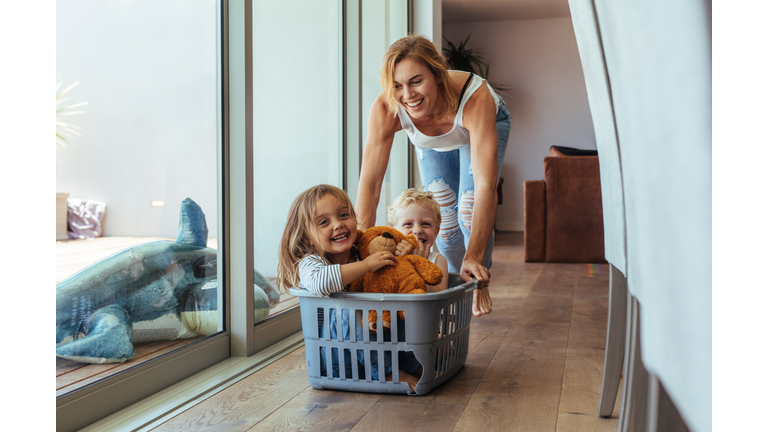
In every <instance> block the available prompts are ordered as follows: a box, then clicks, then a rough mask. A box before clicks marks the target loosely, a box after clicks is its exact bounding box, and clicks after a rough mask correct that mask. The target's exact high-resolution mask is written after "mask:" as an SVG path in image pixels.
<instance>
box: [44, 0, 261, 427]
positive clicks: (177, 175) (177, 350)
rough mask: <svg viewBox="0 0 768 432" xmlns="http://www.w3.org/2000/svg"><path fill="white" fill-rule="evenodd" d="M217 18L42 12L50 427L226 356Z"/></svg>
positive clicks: (128, 10)
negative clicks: (51, 294) (51, 26)
mask: <svg viewBox="0 0 768 432" xmlns="http://www.w3.org/2000/svg"><path fill="white" fill-rule="evenodd" d="M220 21H221V2H220V1H217V0H165V1H162V2H156V1H150V0H125V1H119V2H103V1H98V0H80V1H77V2H58V3H57V25H56V38H57V58H56V67H57V84H59V83H61V85H59V86H58V88H57V110H60V109H64V110H63V111H61V112H60V113H58V115H57V122H58V121H60V122H62V124H61V127H60V128H59V130H57V132H60V133H61V135H62V138H63V139H64V142H63V143H62V144H63V145H62V146H59V147H57V155H56V158H57V170H56V187H57V192H61V193H65V194H68V202H67V207H68V210H69V212H68V213H69V214H68V225H69V230H68V231H69V233H68V234H67V235H66V237H67V239H66V240H65V239H62V240H60V241H57V245H56V247H57V262H56V265H57V281H56V282H57V286H56V345H57V346H56V362H57V363H56V369H57V370H56V395H57V422H58V427H59V428H61V429H62V430H68V429H70V428H73V427H81V426H84V425H87V424H89V423H92V422H93V421H95V420H98V419H99V418H101V417H103V416H104V415H107V414H109V413H110V412H111V411H110V410H112V411H114V410H115V409H119V408H121V407H123V406H126V405H128V404H130V403H132V402H135V401H137V400H140V399H141V398H143V397H145V396H146V393H147V392H150V393H149V394H151V392H153V391H157V390H159V389H162V388H163V387H165V386H167V385H168V384H167V383H166V382H167V381H168V380H171V381H170V383H173V382H174V381H173V380H179V379H183V378H185V377H187V376H189V375H191V374H193V373H195V372H197V371H199V370H202V369H203V368H205V367H208V366H210V365H211V364H215V363H216V362H218V361H220V360H222V359H224V358H226V357H228V356H229V339H228V335H227V329H226V328H225V323H226V320H225V315H224V313H225V309H226V308H225V307H224V306H225V301H226V298H225V293H226V281H225V280H224V277H223V274H224V273H223V271H222V269H223V268H224V267H225V262H224V258H225V257H224V255H223V254H222V253H221V252H220V247H219V246H220V245H221V244H222V243H223V241H224V240H225V239H224V238H223V231H224V224H223V221H222V207H221V202H222V200H221V191H222V184H223V183H222V175H224V174H225V173H224V171H223V169H222V163H221V161H222V143H223V141H222V129H221V126H222V78H221V65H222V60H221V58H222V57H221V37H220V32H221V31H222V29H221V24H220ZM61 93H63V94H61ZM60 94H61V96H60V97H59V95H60ZM84 102H87V103H84ZM68 114H69V115H68ZM267 308H268V306H267ZM193 351H194V354H191V353H192V352H193ZM188 354H189V355H188ZM166 367H169V368H170V369H167V370H170V371H172V372H170V373H167V372H163V370H166V369H164V368H166ZM158 375H160V377H158ZM158 378H159V379H158ZM121 386H122V390H121V389H120V388H121ZM153 389H154V390H153ZM116 395H119V396H116ZM89 398H90V399H89ZM93 398H96V399H93ZM97 399H98V400H99V403H98V404H97V405H99V406H100V407H102V408H105V409H104V410H101V411H99V410H83V409H81V408H82V407H83V406H93V400H97ZM59 417H60V419H59Z"/></svg>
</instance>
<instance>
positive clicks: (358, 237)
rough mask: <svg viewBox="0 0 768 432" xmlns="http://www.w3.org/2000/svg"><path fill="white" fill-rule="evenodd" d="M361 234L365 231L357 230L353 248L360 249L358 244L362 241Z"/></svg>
mask: <svg viewBox="0 0 768 432" xmlns="http://www.w3.org/2000/svg"><path fill="white" fill-rule="evenodd" d="M363 234H365V231H363V230H361V229H359V230H357V238H356V239H355V246H357V247H360V243H362V241H363Z"/></svg>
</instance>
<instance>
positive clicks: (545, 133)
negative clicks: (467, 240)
mask: <svg viewBox="0 0 768 432" xmlns="http://www.w3.org/2000/svg"><path fill="white" fill-rule="evenodd" d="M469 34H471V35H472V36H471V38H470V40H469V41H470V43H469V46H470V47H475V48H478V49H479V50H480V51H481V53H482V55H483V57H484V58H485V60H486V61H488V62H489V63H490V77H489V78H490V80H491V81H493V82H498V83H503V84H506V85H507V86H510V87H511V88H512V93H513V94H512V96H510V95H506V94H502V97H503V98H504V100H505V102H506V103H507V108H509V112H510V115H511V117H512V127H511V131H510V135H509V144H508V146H507V152H506V156H505V158H504V165H503V167H502V170H501V175H502V176H503V177H504V186H503V193H504V199H503V203H502V205H501V206H499V209H498V213H497V216H496V226H497V228H498V229H500V230H502V231H523V227H524V213H523V204H524V197H523V182H524V181H526V180H541V179H543V178H544V168H543V159H544V157H546V156H547V155H548V154H549V147H550V146H552V145H560V146H567V147H576V148H581V149H595V148H596V147H595V132H594V128H593V126H592V117H591V115H590V111H589V103H588V101H587V91H586V87H585V85H584V75H583V73H582V69H581V60H580V59H579V52H578V48H577V46H576V38H575V36H574V32H573V25H572V24H571V20H570V18H554V19H541V20H515V21H488V22H474V23H453V24H449V23H443V36H445V37H446V38H447V39H448V40H450V41H451V42H454V43H458V42H459V41H460V40H462V39H464V38H466V36H467V35H469Z"/></svg>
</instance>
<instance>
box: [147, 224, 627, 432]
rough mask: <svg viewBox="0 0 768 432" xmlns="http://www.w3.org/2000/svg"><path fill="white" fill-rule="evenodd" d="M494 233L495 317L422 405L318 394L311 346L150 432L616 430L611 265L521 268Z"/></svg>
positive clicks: (395, 398) (511, 239) (519, 254)
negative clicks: (605, 377)
mask: <svg viewBox="0 0 768 432" xmlns="http://www.w3.org/2000/svg"><path fill="white" fill-rule="evenodd" d="M522 243H523V238H522V233H499V235H498V237H497V244H496V248H495V250H494V253H493V260H494V265H493V275H492V276H493V282H492V284H491V287H490V289H491V293H492V297H493V313H492V314H490V315H486V316H483V317H480V318H473V319H472V325H471V330H470V348H469V354H468V356H467V362H466V364H465V365H464V368H463V369H462V370H461V371H459V373H457V374H456V376H454V377H453V378H452V379H451V380H450V381H448V382H446V383H445V384H443V385H442V386H440V387H437V388H436V389H434V390H433V391H432V392H431V393H429V394H428V395H426V396H421V397H419V396H406V395H379V394H367V393H349V392H341V391H332V390H315V389H313V388H312V387H310V386H309V381H308V378H307V368H306V359H305V356H304V348H303V347H302V348H299V349H297V350H295V351H293V352H292V353H290V354H289V355H287V356H286V357H283V358H282V359H280V360H278V361H276V362H274V363H272V364H271V365H269V366H267V367H265V368H264V369H261V370H259V371H258V372H256V373H254V374H252V375H251V376H249V377H247V378H246V379H244V380H242V381H239V382H238V383H236V384H234V385H233V386H231V387H229V388H227V389H225V390H223V391H221V392H219V393H217V394H215V395H213V396H212V397H210V398H209V399H207V400H205V401H203V402H201V403H199V404H197V405H195V406H193V407H192V408H190V409H189V410H187V411H185V412H183V413H181V414H179V415H178V416H176V417H174V418H172V419H171V420H169V421H167V422H166V423H164V424H162V425H161V426H159V427H157V428H155V429H153V431H298V430H313V431H348V430H352V431H366V432H367V431H386V432H391V431H406V430H418V431H526V432H527V431H534V432H536V431H561V432H565V431H590V432H592V431H615V430H617V426H618V418H617V416H618V411H619V410H618V408H619V403H620V397H619V398H617V399H619V400H617V402H616V408H615V410H614V416H613V417H611V418H609V419H601V418H599V417H598V416H597V407H598V397H599V394H600V381H601V376H602V366H603V355H604V345H605V330H606V321H607V314H608V310H607V307H608V268H607V265H604V264H598V265H594V264H543V263H524V262H523V247H522Z"/></svg>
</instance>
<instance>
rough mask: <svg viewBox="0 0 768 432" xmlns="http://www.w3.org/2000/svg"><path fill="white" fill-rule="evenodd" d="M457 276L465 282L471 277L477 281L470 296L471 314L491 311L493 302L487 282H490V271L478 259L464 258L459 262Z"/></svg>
mask: <svg viewBox="0 0 768 432" xmlns="http://www.w3.org/2000/svg"><path fill="white" fill-rule="evenodd" d="M459 276H461V279H462V280H464V281H466V282H469V281H470V280H472V277H474V278H475V279H477V281H478V282H479V283H478V287H477V289H476V290H475V292H474V294H473V298H472V314H473V315H475V316H480V315H483V314H487V313H491V309H492V306H493V302H492V301H491V295H490V293H489V292H488V284H490V283H491V271H490V270H489V269H487V268H485V267H484V266H483V264H482V263H481V262H479V261H476V260H471V259H465V260H464V261H463V262H462V263H461V271H460V272H459Z"/></svg>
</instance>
